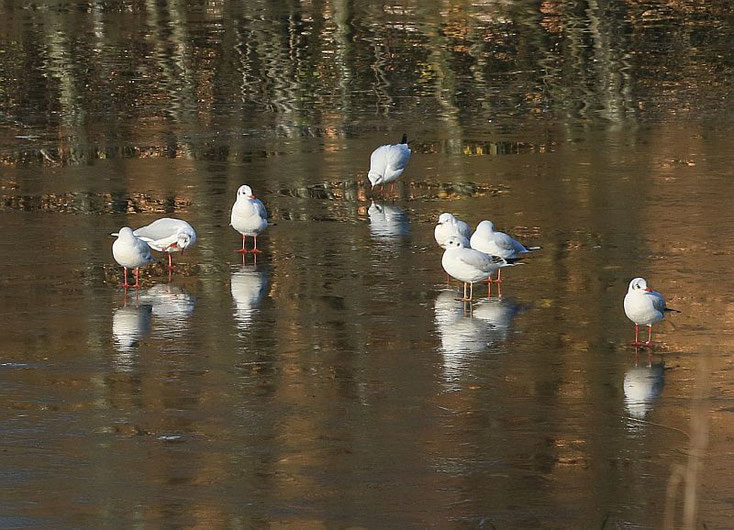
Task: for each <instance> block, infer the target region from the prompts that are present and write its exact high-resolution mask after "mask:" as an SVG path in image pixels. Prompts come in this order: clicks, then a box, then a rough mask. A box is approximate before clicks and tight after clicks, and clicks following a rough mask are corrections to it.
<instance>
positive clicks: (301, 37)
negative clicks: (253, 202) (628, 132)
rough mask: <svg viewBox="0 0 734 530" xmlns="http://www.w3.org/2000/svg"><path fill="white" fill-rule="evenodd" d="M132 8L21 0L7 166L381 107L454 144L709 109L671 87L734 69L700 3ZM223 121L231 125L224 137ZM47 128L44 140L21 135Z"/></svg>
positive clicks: (5, 128)
mask: <svg viewBox="0 0 734 530" xmlns="http://www.w3.org/2000/svg"><path fill="white" fill-rule="evenodd" d="M131 6H132V7H131V9H129V10H127V11H126V10H122V11H121V12H119V13H113V12H109V11H107V10H104V9H101V8H100V6H98V5H97V4H94V6H93V7H92V8H91V9H90V10H89V12H88V13H82V12H77V11H72V10H68V11H67V10H62V9H51V8H48V9H22V8H21V6H20V4H18V3H13V2H8V3H6V5H5V10H6V11H8V12H9V13H10V14H11V15H12V16H9V17H6V18H5V19H4V20H3V21H0V28H1V29H2V30H3V35H5V37H4V39H5V43H4V48H5V49H6V50H7V51H8V52H7V53H4V54H2V55H0V79H2V80H3V85H2V89H1V90H0V107H1V108H2V109H3V114H2V115H1V116H0V118H2V122H1V124H0V134H2V138H4V142H3V144H4V145H6V146H15V147H13V148H11V149H10V150H7V148H6V150H5V151H4V152H3V153H2V155H1V156H2V158H3V160H5V162H6V163H12V164H14V163H21V162H24V161H26V162H27V161H29V157H30V161H36V162H43V163H49V161H51V162H54V161H55V162H61V163H68V164H81V163H85V161H86V160H89V159H93V158H97V157H102V156H104V157H129V156H132V157H136V156H140V157H142V156H174V155H175V156H187V157H193V158H201V157H207V158H211V157H214V158H219V159H221V158H222V157H224V158H226V157H229V156H231V155H232V154H234V153H236V154H237V155H238V156H245V155H246V154H245V153H243V152H242V149H243V147H242V146H241V144H242V138H241V135H237V134H229V133H230V131H238V130H249V129H252V128H260V126H265V127H266V128H267V129H269V130H271V131H274V133H275V134H277V135H283V136H286V137H289V138H298V137H299V135H303V133H304V130H306V131H309V132H310V133H315V132H316V131H322V130H323V129H324V128H326V127H328V126H331V125H329V124H328V122H331V121H333V120H332V118H331V116H333V115H337V116H338V122H339V123H340V124H351V123H353V122H354V120H355V119H358V120H359V119H367V120H369V119H372V117H373V116H374V115H375V112H377V113H379V114H382V115H384V116H398V115H400V116H402V115H406V114H408V115H413V114H415V116H416V117H420V118H422V117H423V116H425V115H426V114H428V115H435V116H438V117H442V118H443V119H444V120H445V122H447V123H451V124H452V131H453V132H451V133H450V135H451V136H452V138H453V137H454V135H459V136H461V135H462V132H461V130H462V129H463V128H465V127H466V126H467V125H469V124H473V123H476V122H477V121H479V122H484V123H487V121H488V120H492V123H493V124H495V125H497V124H501V123H502V121H503V120H506V119H508V118H510V117H512V118H517V117H527V116H535V115H545V114H547V113H550V115H558V114H561V115H568V116H571V117H576V118H582V119H593V118H605V119H608V120H612V121H620V120H630V119H635V115H636V114H637V113H640V112H642V113H643V114H645V113H646V112H647V113H658V112H660V113H675V112H680V110H681V109H684V110H685V109H688V110H690V109H692V108H693V107H695V106H696V105H700V103H698V102H696V101H690V100H688V99H689V98H686V93H685V92H683V91H682V90H681V88H680V87H675V86H672V85H670V82H677V83H680V84H682V85H683V86H685V87H689V88H692V89H696V88H697V87H699V88H700V87H701V85H702V83H704V82H717V81H721V80H723V79H724V78H725V75H726V72H727V71H729V70H730V69H731V66H730V65H726V64H724V63H722V60H721V58H720V56H721V52H722V50H724V49H725V47H726V43H728V42H730V41H731V37H732V30H731V27H730V26H729V25H726V24H718V23H717V20H720V18H721V17H722V16H725V15H726V14H727V13H728V14H730V13H729V11H730V9H729V10H727V9H725V8H723V7H721V6H714V7H711V8H710V11H706V10H705V8H701V9H698V10H691V9H689V7H688V5H687V4H686V3H685V2H670V3H667V4H661V5H659V6H658V7H656V8H655V9H647V10H643V9H642V8H640V7H637V6H636V5H635V4H628V3H621V4H619V3H617V4H608V3H601V2H597V1H596V0H594V1H590V2H588V3H586V2H583V3H582V2H576V1H570V0H569V1H566V2H559V3H541V2H530V1H528V2H508V3H497V2H480V1H476V2H459V1H457V2H449V1H438V0H436V1H426V2H420V4H416V3H414V2H410V1H404V2H401V3H397V4H391V5H390V6H387V5H381V4H372V3H371V4H369V6H367V5H366V4H362V3H360V2H354V1H353V0H334V1H331V2H328V1H322V2H312V3H299V2H291V1H285V0H281V1H265V0H259V1H247V2H245V1H243V0H239V1H232V2H227V3H226V4H223V5H217V4H211V5H206V6H205V5H204V3H201V4H199V3H184V2H178V1H174V0H167V1H165V2H153V1H151V0H140V2H139V3H135V2H133V3H131ZM141 22H142V23H141ZM663 27H665V32H663V31H662V28H663ZM72 28H73V29H72ZM87 35H88V36H91V37H92V38H85V36H87ZM713 65H715V66H713ZM710 97H713V98H715V96H710ZM684 99H686V100H687V101H685V102H683V101H682V100H684ZM707 99H708V98H704V101H705V100H707ZM640 101H642V102H644V105H643V106H642V107H643V108H640V105H639V103H638V102H640ZM708 101H713V99H708ZM677 107H679V108H677ZM454 126H459V127H461V129H457V130H453V127H454ZM304 127H305V129H304ZM49 130H50V131H54V132H55V133H57V134H55V135H48V134H46V133H48V132H49ZM213 131H219V132H225V133H228V134H224V135H220V137H218V138H217V139H216V141H214V142H212V141H211V140H210V138H209V137H208V135H209V134H210V133H211V132H213ZM29 133H31V134H37V133H42V135H43V137H44V138H43V140H38V141H36V142H31V143H30V144H29V143H28V142H26V143H25V145H22V146H21V145H19V142H18V141H17V140H15V139H14V136H16V135H17V136H24V137H25V136H29V135H30V134H29ZM271 134H273V133H271ZM54 136H55V137H56V138H58V140H51V139H50V138H53V137H54ZM454 140H455V141H460V139H454ZM238 144H239V145H238ZM447 148H448V149H452V150H455V151H456V152H458V149H457V147H456V146H453V145H450V144H447Z"/></svg>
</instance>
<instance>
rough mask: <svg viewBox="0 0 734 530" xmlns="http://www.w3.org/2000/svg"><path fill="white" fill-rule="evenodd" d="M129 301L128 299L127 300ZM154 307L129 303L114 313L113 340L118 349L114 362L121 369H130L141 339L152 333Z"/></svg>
mask: <svg viewBox="0 0 734 530" xmlns="http://www.w3.org/2000/svg"><path fill="white" fill-rule="evenodd" d="M126 302H127V301H126ZM152 310H153V308H152V307H151V306H150V305H148V304H139V303H136V304H135V305H127V303H126V304H125V305H124V306H123V307H119V308H117V309H115V312H114V314H113V315H112V341H113V343H114V345H115V349H117V351H118V354H117V355H115V358H114V363H115V365H116V366H117V367H118V368H119V369H121V370H130V369H131V368H132V362H133V352H134V351H135V350H136V349H137V347H138V344H139V342H140V340H141V339H143V338H144V337H145V336H146V335H148V333H150V315H151V313H152Z"/></svg>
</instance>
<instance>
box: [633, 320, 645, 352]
mask: <svg viewBox="0 0 734 530" xmlns="http://www.w3.org/2000/svg"><path fill="white" fill-rule="evenodd" d="M643 344H644V343H642V342H640V325H639V324H635V341H634V342H633V343H632V346H635V347H637V346H642V345H643Z"/></svg>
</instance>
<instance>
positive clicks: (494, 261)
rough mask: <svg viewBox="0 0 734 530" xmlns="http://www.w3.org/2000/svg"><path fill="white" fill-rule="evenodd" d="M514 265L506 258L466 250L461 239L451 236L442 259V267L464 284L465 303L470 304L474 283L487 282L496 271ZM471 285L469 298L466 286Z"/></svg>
mask: <svg viewBox="0 0 734 530" xmlns="http://www.w3.org/2000/svg"><path fill="white" fill-rule="evenodd" d="M511 265H513V264H512V263H509V262H508V261H507V260H505V259H504V258H501V257H499V256H491V255H489V254H485V253H484V252H480V251H479V250H475V249H473V248H466V246H465V245H464V242H463V241H462V240H461V238H459V237H457V236H451V237H450V238H448V239H447V240H446V250H445V251H444V253H443V257H442V258H441V266H442V267H443V270H445V271H446V272H447V273H448V274H449V275H450V276H453V277H454V278H456V279H457V280H459V281H461V282H464V297H463V298H462V300H463V301H465V302H469V301H471V299H472V295H473V293H474V282H478V281H481V280H486V279H487V278H489V277H490V276H491V275H492V274H493V273H494V272H495V271H496V270H499V269H500V268H502V267H508V266H511ZM467 283H468V284H469V297H468V298H467V296H466V284H467Z"/></svg>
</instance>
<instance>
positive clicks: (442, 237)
mask: <svg viewBox="0 0 734 530" xmlns="http://www.w3.org/2000/svg"><path fill="white" fill-rule="evenodd" d="M451 236H457V237H459V238H461V239H462V240H463V242H464V246H465V247H467V248H468V247H469V245H470V243H469V238H470V237H471V228H469V225H468V224H466V223H465V222H464V221H460V220H459V219H457V218H456V217H454V216H453V215H451V214H450V213H448V212H446V213H442V214H441V215H439V216H438V224H437V225H436V228H434V229H433V237H434V238H436V243H438V246H439V247H441V248H444V249H445V248H446V240H447V239H448V238H450V237H451Z"/></svg>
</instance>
